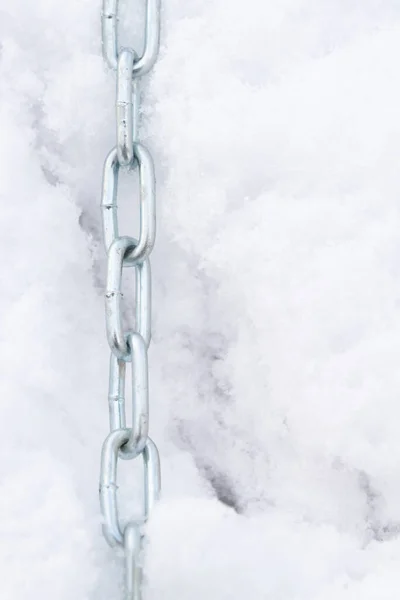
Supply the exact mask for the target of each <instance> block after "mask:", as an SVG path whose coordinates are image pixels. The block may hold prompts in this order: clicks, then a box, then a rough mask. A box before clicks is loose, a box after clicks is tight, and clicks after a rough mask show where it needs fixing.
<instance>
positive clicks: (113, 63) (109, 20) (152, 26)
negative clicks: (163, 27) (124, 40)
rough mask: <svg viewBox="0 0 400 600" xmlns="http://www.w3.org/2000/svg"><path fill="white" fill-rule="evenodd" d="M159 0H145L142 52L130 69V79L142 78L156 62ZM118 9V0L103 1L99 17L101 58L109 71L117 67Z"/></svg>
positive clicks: (158, 41) (158, 32)
mask: <svg viewBox="0 0 400 600" xmlns="http://www.w3.org/2000/svg"><path fill="white" fill-rule="evenodd" d="M160 5H161V0H146V23H145V33H144V50H143V54H142V55H141V57H140V58H139V59H138V60H137V61H136V62H135V64H134V65H133V68H132V77H142V75H145V74H146V73H148V72H149V71H150V69H151V68H152V67H153V66H154V63H155V62H156V60H157V56H158V48H159V45H160ZM118 8H119V0H103V12H102V15H101V24H102V39H103V57H104V60H105V61H106V63H107V64H108V66H109V67H111V69H114V70H116V69H117V65H118V37H119V36H118Z"/></svg>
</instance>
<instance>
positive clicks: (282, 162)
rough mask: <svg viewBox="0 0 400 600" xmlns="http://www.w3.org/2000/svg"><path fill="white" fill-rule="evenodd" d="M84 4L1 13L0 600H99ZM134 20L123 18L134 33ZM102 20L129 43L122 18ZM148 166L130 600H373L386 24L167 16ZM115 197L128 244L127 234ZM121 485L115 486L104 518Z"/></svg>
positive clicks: (96, 58)
mask: <svg viewBox="0 0 400 600" xmlns="http://www.w3.org/2000/svg"><path fill="white" fill-rule="evenodd" d="M99 4H100V3H99V2H98V1H97V0H96V1H95V0H69V1H68V3H66V2H63V3H56V2H52V1H51V0H39V1H37V2H35V3H32V2H28V1H27V0H13V2H5V1H4V2H2V3H0V17H1V18H0V40H1V50H0V99H1V101H0V131H1V133H2V135H1V136H0V206H1V211H0V256H2V269H1V273H2V294H1V297H0V324H1V327H0V331H1V336H0V356H1V364H2V365H3V368H2V373H1V378H0V386H1V402H0V435H1V440H2V452H1V455H0V597H1V598H5V599H7V600H25V599H26V598H27V597H28V596H30V597H32V598H40V599H41V600H50V599H53V598H57V599H58V600H72V598H78V597H79V598H82V599H88V600H106V598H109V597H120V596H121V590H120V584H121V573H122V565H121V559H120V557H118V556H117V555H116V553H115V552H114V551H113V550H111V549H110V548H108V547H107V545H106V543H105V541H104V540H103V538H102V536H101V531H100V514H99V503H98V494H97V488H98V475H99V455H100V448H101V444H102V441H103V439H104V437H105V436H106V434H107V425H108V424H107V418H108V412H107V385H108V373H107V369H108V352H109V351H108V346H107V341H106V338H105V325H104V306H103V298H102V293H103V287H104V268H105V257H104V251H103V248H102V246H101V239H100V210H99V194H100V183H101V169H102V162H103V160H104V157H105V156H106V154H107V152H108V150H109V149H110V148H111V147H112V145H113V144H114V140H115V123H114V104H113V102H114V86H115V78H114V75H113V74H112V73H110V72H108V71H107V69H106V68H105V67H104V64H103V61H102V58H101V52H100V27H99V12H100V5H99ZM131 4H132V6H131ZM134 4H136V3H127V6H124V18H123V19H122V23H123V24H124V27H125V31H124V39H125V43H129V44H132V43H134V40H136V39H137V35H136V34H138V35H140V32H141V23H142V21H141V18H142V16H143V14H142V13H143V10H142V9H141V10H140V14H137V12H136V11H137V7H136V6H134ZM164 5H165V6H164V10H163V32H162V33H163V35H162V49H161V54H160V59H159V61H158V63H157V66H156V68H155V70H154V72H153V74H152V75H151V77H149V78H147V79H146V81H145V82H144V108H143V119H142V121H143V122H142V127H141V137H142V140H143V141H144V143H146V145H147V146H148V147H149V148H150V149H151V151H152V152H153V154H154V156H155V161H156V168H157V179H158V237H157V245H156V249H155V251H154V254H153V260H152V271H153V278H154V281H153V288H154V297H153V311H154V319H153V342H152V346H151V351H150V365H151V373H150V381H151V421H150V423H151V427H150V428H151V436H152V438H153V439H154V440H155V441H156V443H157V444H158V446H159V448H160V451H161V458H162V469H163V471H162V472H163V499H162V501H161V502H160V504H159V506H158V507H157V508H156V509H155V511H154V513H153V516H152V519H151V521H150V523H149V526H148V547H147V559H146V598H148V599H149V600H153V599H154V600H155V599H156V598H160V597H162V598H164V599H165V600H168V599H169V598H171V600H172V599H173V598H174V599H175V598H179V599H180V600H185V599H187V600H197V599H200V598H204V597H205V596H206V597H207V598H210V599H214V598H215V599H216V598H218V599H219V600H222V599H225V598H226V599H229V600H239V599H242V598H243V597H245V596H248V597H252V598H254V600H281V599H282V600H303V599H304V600H306V599H307V600H353V599H354V600H356V599H357V600H358V599H359V598H362V599H363V600H377V599H379V600H394V599H395V598H397V590H398V587H399V583H400V580H399V574H398V573H399V570H398V564H399V559H400V541H399V537H398V534H399V531H400V508H399V507H400V503H399V501H398V500H399V497H400V478H399V475H398V462H399V461H398V457H399V455H400V436H399V435H398V431H399V425H398V419H397V418H396V417H397V415H398V414H399V409H398V397H399V391H400V375H399V371H398V368H397V357H398V355H399V351H400V277H399V276H400V268H399V266H398V256H399V252H400V236H399V233H398V232H399V231H400V214H399V206H398V197H399V193H400V179H399V177H398V164H399V159H400V143H399V140H400V111H399V108H398V107H399V106H400V70H399V67H398V56H399V51H400V6H399V4H398V2H395V1H394V0H387V1H385V2H381V1H378V0H364V2H360V1H358V0H347V1H346V2H345V1H344V0H337V1H336V2H333V1H332V0H319V2H314V1H313V0H280V1H278V0H272V1H271V2H262V0H249V1H248V2H247V3H243V2H239V1H233V2H230V3H227V2H226V0H212V1H211V0H202V1H201V2H200V1H199V0H186V2H183V0H169V1H168V2H165V3H164ZM136 185H137V182H136V180H135V175H134V174H133V175H131V176H129V177H128V176H124V177H122V178H121V186H120V191H121V202H120V204H121V218H122V219H123V221H124V223H123V226H122V227H121V229H122V233H124V234H129V235H135V233H137V219H136V216H137V207H136V206H135V205H136V204H137V202H136V197H135V193H136V192H135V191H134V192H132V190H135V189H136V188H135V186H136ZM140 477H141V475H140V468H139V466H138V465H134V464H132V463H127V464H123V465H121V472H120V489H121V491H120V496H121V509H122V511H123V513H124V514H126V515H129V514H130V513H131V511H132V510H134V509H135V507H136V506H137V501H138V497H139V496H140V489H139V487H140V486H139V485H138V483H137V482H138V481H140Z"/></svg>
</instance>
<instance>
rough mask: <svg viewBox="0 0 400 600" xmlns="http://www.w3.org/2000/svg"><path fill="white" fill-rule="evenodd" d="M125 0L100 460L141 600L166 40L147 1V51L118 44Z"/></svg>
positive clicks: (152, 458) (108, 18)
mask: <svg viewBox="0 0 400 600" xmlns="http://www.w3.org/2000/svg"><path fill="white" fill-rule="evenodd" d="M118 5H119V1H118V0H103V11H102V18H101V22H102V45H103V56H104V59H105V61H106V63H107V64H108V66H109V67H111V68H112V69H113V70H115V71H116V72H117V86H116V87H117V90H116V146H115V148H113V149H112V150H111V151H110V152H109V154H108V156H107V158H106V160H105V163H104V171H103V189H102V198H101V210H102V220H103V234H104V245H105V249H106V252H107V284H106V294H105V307H106V330H107V339H108V343H109V346H110V349H111V357H110V367H109V368H110V371H109V372H110V379H109V390H108V402H109V418H110V434H109V435H108V437H107V438H106V440H105V442H104V444H103V449H102V454H101V470H100V506H101V512H102V518H103V533H104V537H105V538H106V540H107V542H108V543H109V544H110V546H120V547H122V548H123V549H124V553H125V598H126V600H139V599H140V598H141V576H142V567H141V550H142V540H143V525H144V523H145V522H146V521H147V519H148V517H149V514H150V511H151V508H152V506H153V505H154V503H155V502H156V501H157V499H158V497H159V495H160V485H161V483H160V460H159V454H158V450H157V447H156V445H155V444H154V442H153V441H152V440H151V439H150V438H149V436H148V430H149V385H148V360H147V350H148V347H149V344H150V338H151V273H150V261H149V255H150V253H151V251H152V248H153V245H154V240H155V231H156V214H155V208H156V207H155V175H154V165H153V160H152V157H151V154H150V153H149V151H148V150H147V149H146V148H145V147H144V146H143V144H141V143H140V142H139V141H138V122H139V100H140V97H139V78H140V77H141V76H142V75H144V74H145V73H147V72H148V71H149V70H150V69H151V68H152V66H153V65H154V63H155V61H156V58H157V54H158V47H159V38H160V0H146V22H145V36H144V49H143V53H142V55H141V56H138V54H137V53H136V52H135V51H134V50H133V49H131V48H120V47H119V43H118V8H119V6H118ZM120 169H126V170H131V169H135V170H137V171H138V176H139V206H140V232H139V239H137V240H136V239H135V238H133V237H127V236H120V235H119V230H118V205H117V199H118V176H119V171H120ZM126 267H133V269H134V271H135V299H134V303H135V326H134V327H132V328H130V329H128V330H125V329H124V320H123V306H122V299H123V294H122V275H123V272H124V269H125V268H126ZM127 362H130V363H131V367H132V391H131V394H132V423H131V425H130V426H128V427H127V425H126V415H125V373H126V363H127ZM139 456H141V457H142V460H143V464H144V477H143V479H144V481H143V490H144V491H143V515H142V518H140V519H139V520H138V519H136V520H132V521H130V522H128V523H125V524H124V523H122V522H121V518H120V514H119V509H118V501H117V489H118V484H117V465H118V460H119V459H125V460H131V459H134V458H137V457H139Z"/></svg>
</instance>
